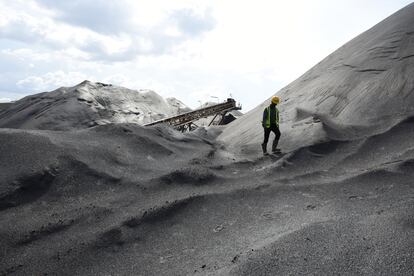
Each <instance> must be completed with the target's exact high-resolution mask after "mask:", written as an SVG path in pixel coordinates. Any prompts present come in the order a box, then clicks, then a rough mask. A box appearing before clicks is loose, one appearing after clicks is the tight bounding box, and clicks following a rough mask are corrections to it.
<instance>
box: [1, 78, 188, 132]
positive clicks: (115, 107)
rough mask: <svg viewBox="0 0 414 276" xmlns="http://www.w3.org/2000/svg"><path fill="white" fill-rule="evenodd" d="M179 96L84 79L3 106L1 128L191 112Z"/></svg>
mask: <svg viewBox="0 0 414 276" xmlns="http://www.w3.org/2000/svg"><path fill="white" fill-rule="evenodd" d="M188 110H189V108H188V107H187V106H185V105H184V104H183V103H182V102H180V101H179V100H177V99H175V98H168V99H163V98H162V97H161V96H160V95H158V94H157V93H155V92H154V91H151V90H139V91H136V90H131V89H127V88H124V87H119V86H115V85H111V84H103V83H99V82H97V83H94V82H90V81H83V82H81V83H80V84H78V85H76V86H74V87H61V88H59V89H56V90H55V91H52V92H44V93H40V94H36V95H31V96H27V97H25V98H23V99H21V100H19V101H16V102H15V103H13V104H12V105H11V106H9V107H8V108H7V109H4V110H1V109H0V127H3V128H6V127H8V128H22V129H48V130H70V129H82V128H87V127H92V126H95V125H104V124H108V123H136V124H140V125H142V124H145V123H149V122H152V121H155V120H159V119H162V118H165V117H169V116H173V115H176V114H177V113H178V112H184V111H188Z"/></svg>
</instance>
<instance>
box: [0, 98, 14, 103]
mask: <svg viewBox="0 0 414 276" xmlns="http://www.w3.org/2000/svg"><path fill="white" fill-rule="evenodd" d="M11 101H12V99H10V98H0V103H8V102H11Z"/></svg>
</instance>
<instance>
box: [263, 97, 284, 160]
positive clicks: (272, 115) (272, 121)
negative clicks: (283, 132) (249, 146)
mask: <svg viewBox="0 0 414 276" xmlns="http://www.w3.org/2000/svg"><path fill="white" fill-rule="evenodd" d="M279 102H280V98H279V97H278V96H273V97H272V100H271V103H270V105H269V106H268V107H266V108H265V110H264V111H263V120H262V126H263V130H264V140H263V144H262V150H263V154H264V155H267V154H268V153H267V142H268V141H269V135H270V132H272V131H273V133H274V134H275V139H274V140H273V144H272V153H280V152H281V151H280V149H278V148H277V144H278V143H279V139H280V130H279V110H278V109H277V107H276V105H278V104H279Z"/></svg>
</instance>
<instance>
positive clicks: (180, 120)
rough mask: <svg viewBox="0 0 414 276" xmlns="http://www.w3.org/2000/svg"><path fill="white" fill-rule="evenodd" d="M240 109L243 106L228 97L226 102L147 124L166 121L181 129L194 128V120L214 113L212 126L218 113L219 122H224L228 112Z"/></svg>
mask: <svg viewBox="0 0 414 276" xmlns="http://www.w3.org/2000/svg"><path fill="white" fill-rule="evenodd" d="M240 109H241V106H240V105H238V106H237V105H236V101H235V100H234V99H232V98H228V99H227V101H226V102H224V103H219V104H216V105H212V106H208V107H204V108H200V109H197V110H194V111H190V112H186V113H183V114H180V115H176V116H173V117H169V118H165V119H162V120H158V121H155V122H152V123H149V124H146V125H145V126H153V125H157V124H162V123H166V124H169V125H171V126H173V127H175V128H177V129H178V130H181V131H186V130H192V125H194V126H195V127H194V128H196V127H198V126H197V125H196V124H194V122H195V121H197V120H199V119H201V118H207V117H209V116H212V115H214V118H213V120H212V121H211V122H210V124H209V126H210V125H211V124H212V123H213V121H214V120H215V119H216V117H217V116H218V115H221V116H222V118H221V120H220V122H219V123H222V122H223V120H224V116H225V114H226V113H227V112H229V111H231V110H240Z"/></svg>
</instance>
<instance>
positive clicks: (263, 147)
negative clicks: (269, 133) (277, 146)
mask: <svg viewBox="0 0 414 276" xmlns="http://www.w3.org/2000/svg"><path fill="white" fill-rule="evenodd" d="M262 150H263V154H264V155H266V154H267V147H266V144H262Z"/></svg>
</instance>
